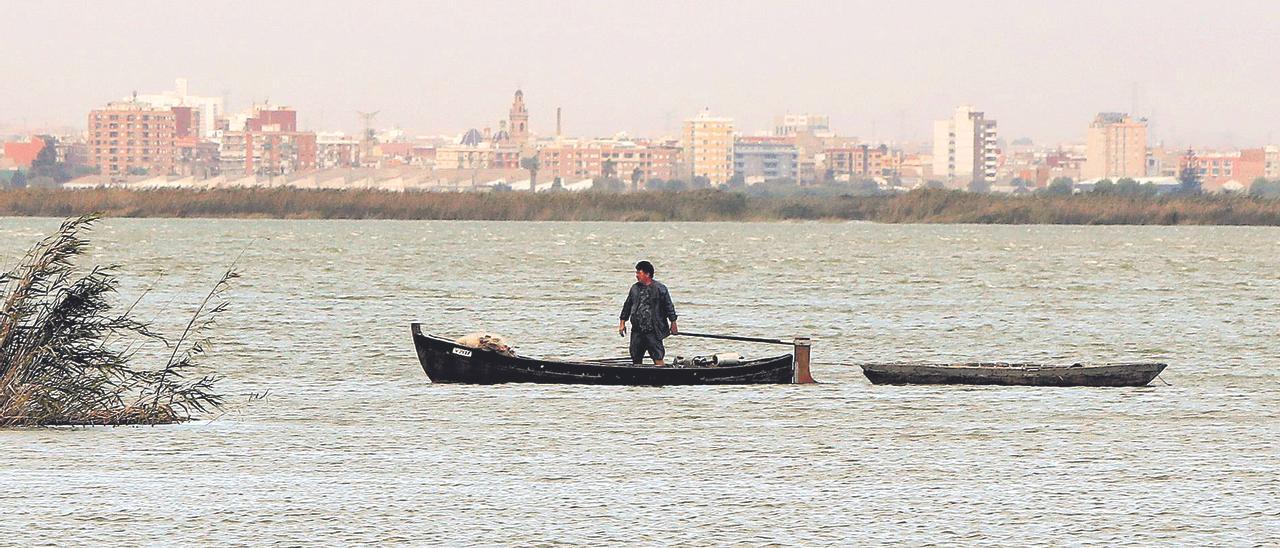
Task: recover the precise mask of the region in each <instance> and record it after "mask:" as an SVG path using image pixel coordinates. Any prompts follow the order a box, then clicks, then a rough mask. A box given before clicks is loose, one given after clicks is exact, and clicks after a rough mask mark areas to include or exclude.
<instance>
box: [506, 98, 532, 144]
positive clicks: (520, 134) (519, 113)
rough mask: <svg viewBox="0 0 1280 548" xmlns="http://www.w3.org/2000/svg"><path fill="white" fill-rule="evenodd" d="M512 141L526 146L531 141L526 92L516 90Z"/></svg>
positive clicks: (512, 114)
mask: <svg viewBox="0 0 1280 548" xmlns="http://www.w3.org/2000/svg"><path fill="white" fill-rule="evenodd" d="M510 119H511V124H510V125H509V126H508V127H509V128H510V129H509V130H508V131H510V132H511V140H512V141H514V142H516V143H518V144H524V143H526V142H528V141H529V111H528V110H526V109H525V108H524V92H523V91H520V90H518V89H517V90H516V98H515V100H514V101H512V102H511V117H510Z"/></svg>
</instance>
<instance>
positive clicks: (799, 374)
mask: <svg viewBox="0 0 1280 548" xmlns="http://www.w3.org/2000/svg"><path fill="white" fill-rule="evenodd" d="M412 332H413V344H414V347H416V348H417V350H418V360H419V361H420V362H422V370H423V371H425V372H426V373H427V377H429V378H430V379H431V382H438V383H469V384H498V383H508V382H531V383H555V384H612V385H635V386H667V385H697V384H790V383H795V382H806V379H807V382H813V381H812V378H811V377H809V371H808V359H807V358H808V351H809V346H808V344H809V343H808V339H803V341H804V342H803V344H804V347H803V349H802V350H801V351H800V352H797V354H800V355H801V358H802V360H801V361H802V362H803V363H802V364H801V367H797V360H796V359H795V358H794V356H793V355H792V354H783V355H780V356H774V357H771V358H761V359H756V360H746V361H742V362H740V363H738V364H737V365H729V366H710V367H675V366H671V365H668V366H665V367H654V366H652V365H632V364H631V360H630V359H627V358H612V359H600V360H576V361H560V360H541V359H535V358H526V357H524V356H508V355H505V354H501V353H498V352H494V351H492V350H486V349H482V348H472V347H468V346H464V345H461V344H458V343H457V342H454V341H452V340H449V339H445V338H442V337H437V336H434V335H430V334H425V333H423V332H422V325H421V324H418V323H414V324H412ZM799 344H800V343H799V340H798V341H797V346H798V345H799Z"/></svg>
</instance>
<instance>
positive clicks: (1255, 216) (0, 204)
mask: <svg viewBox="0 0 1280 548" xmlns="http://www.w3.org/2000/svg"><path fill="white" fill-rule="evenodd" d="M91 212H101V213H103V214H105V215H107V216H110V217H124V218H173V219H182V218H207V219H219V218H227V219H284V220H319V219H351V220H356V219H386V220H459V221H462V220H468V221H567V222H574V221H587V222H589V221H603V222H788V221H817V222H846V221H864V222H874V223H882V224H1008V225H1122V226H1123V225H1165V226H1168V225H1214V226H1217V225H1222V226H1280V200H1272V199H1266V198H1257V197H1250V196H1238V195H1197V196H1159V197H1143V196H1124V195H1115V194H1102V195H1096V194H1075V195H1069V196H1049V195H1030V196H1025V195H1024V196H1007V195H991V194H974V193H969V192H963V191H955V190H915V191H912V192H908V193H905V194H896V195H875V196H853V195H839V196H819V195H803V194H799V195H793V196H748V195H747V194H744V193H740V192H731V191H720V190H696V191H684V192H640V193H634V194H612V193H601V192H578V193H568V192H565V193H541V194H529V193H525V192H497V193H393V192H386V191H377V190H305V189H292V188H244V189H215V190H179V189H162V190H125V189H90V190H57V189H11V190H2V191H0V216H7V217H63V218H65V217H72V216H77V215H82V214H86V213H91Z"/></svg>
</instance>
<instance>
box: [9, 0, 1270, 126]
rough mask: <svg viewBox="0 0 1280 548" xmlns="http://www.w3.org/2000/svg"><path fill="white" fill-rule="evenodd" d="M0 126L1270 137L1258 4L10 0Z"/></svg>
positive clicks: (1264, 37) (1263, 1) (1263, 18)
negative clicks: (283, 122) (237, 124)
mask: <svg viewBox="0 0 1280 548" xmlns="http://www.w3.org/2000/svg"><path fill="white" fill-rule="evenodd" d="M0 14H3V15H2V16H0V20H3V21H4V24H3V25H0V59H3V61H0V82H3V84H2V85H0V127H6V126H9V127H19V128H21V127H24V126H25V127H31V126H48V125H71V126H75V127H83V125H84V118H85V116H86V115H87V113H88V110H89V109H90V108H94V107H97V106H99V105H101V104H103V103H105V102H107V101H109V100H114V99H118V98H121V97H124V96H126V95H128V94H129V93H130V92H131V91H133V90H137V91H139V92H140V93H154V92H159V91H161V90H166V89H172V86H173V79H174V78H175V77H177V76H185V77H187V78H188V79H189V80H190V89H191V92H192V93H194V94H202V95H224V96H226V97H227V98H228V99H229V101H230V104H229V105H228V106H229V107H231V108H232V109H239V108H243V107H245V106H247V105H248V104H249V102H250V101H252V100H262V99H268V98H269V99H270V100H271V101H272V102H275V103H280V104H287V105H291V106H294V107H296V108H298V109H299V111H300V116H301V118H302V122H303V124H304V126H306V128H307V129H344V130H354V129H356V128H358V127H359V120H358V118H357V116H356V114H355V111H356V110H379V111H381V114H379V116H378V125H379V126H391V125H396V126H400V127H402V128H404V129H405V130H407V131H408V132H409V133H410V134H441V133H444V134H453V133H460V132H462V131H464V130H465V129H467V128H470V127H484V126H486V125H488V126H491V127H494V129H496V127H497V120H498V119H499V118H502V117H505V116H506V111H507V108H508V106H509V104H510V101H511V94H512V92H513V91H514V90H515V88H516V87H521V88H523V89H524V92H525V96H526V100H527V103H528V106H529V108H530V111H531V122H530V123H531V126H532V127H533V129H534V131H535V132H538V133H541V134H544V135H547V134H550V133H552V132H553V131H554V117H555V108H556V107H557V106H560V107H562V108H563V109H564V120H565V129H566V133H567V134H570V135H579V136H604V135H612V134H613V133H616V132H618V131H627V132H630V133H632V134H637V135H649V136H660V135H663V134H671V135H675V134H676V133H677V132H678V130H679V123H680V120H682V119H683V118H685V117H688V116H691V115H693V114H694V113H696V112H697V111H698V110H699V109H701V108H703V107H710V108H711V109H712V110H713V111H714V112H715V113H716V114H719V115H723V116H731V117H734V118H736V119H737V121H738V127H739V128H740V129H741V130H743V131H746V132H753V131H755V130H764V129H768V128H770V127H771V125H772V120H773V117H774V116H775V115H778V114H782V113H785V112H793V113H801V112H812V113H824V114H827V115H829V116H830V117H831V124H832V126H833V129H835V130H837V131H838V132H839V133H841V134H846V135H857V136H861V137H863V138H866V139H872V138H876V139H881V140H894V139H913V140H928V139H929V138H930V127H931V123H930V121H931V120H934V119H940V118H945V117H947V116H948V115H949V114H950V112H951V110H952V109H953V108H954V106H955V105H957V104H962V103H972V104H974V105H975V106H977V107H978V108H980V109H982V110H985V111H986V112H987V113H988V115H989V116H990V117H993V118H995V119H997V120H998V121H999V126H1000V133H1001V135H1002V136H1003V137H1005V138H1009V139H1012V138H1015V137H1031V138H1033V139H1035V140H1036V141H1041V142H1055V141H1069V140H1083V136H1084V131H1085V127H1086V126H1087V124H1088V122H1089V120H1090V119H1091V118H1092V117H1093V115H1094V114H1096V113H1097V112H1099V111H1130V110H1133V108H1134V105H1135V104H1136V107H1137V111H1138V113H1140V114H1142V115H1145V116H1150V117H1151V118H1152V122H1153V123H1152V126H1153V134H1154V137H1155V138H1160V139H1166V140H1168V141H1170V142H1171V143H1177V144H1194V145H1211V146H1217V145H1237V146H1250V145H1258V144H1262V143H1263V142H1264V141H1272V142H1274V141H1276V140H1280V2H1277V1H1276V0H1250V1H1239V2H1232V1H1223V2H1213V3H1205V2H1202V1H1196V2H1173V1H1164V2H1145V1H1141V2H1140V1H1126V2H1115V1H1105V2H1103V1H1099V2H1042V1H1034V0H1031V1H1027V0H1022V1H1012V2H954V1H948V2H906V1H904V2H885V1H883V0H878V1H875V2H853V1H843V2H784V1H776V0H775V1H760V2H756V1H736V2H698V3H690V2H671V3H667V2H650V1H643V2H585V1H584V2H550V1H544V2H520V3H516V2H457V1H454V2H440V3H427V2H379V1H370V2H357V1H349V2H332V3H329V2H315V1H288V2H284V1H280V2H273V1H266V0H258V1H253V2H230V1H206V2H168V1H164V2H132V1H117V2H109V1H95V2H57V1H49V2H38V3H37V2H19V1H16V0H0Z"/></svg>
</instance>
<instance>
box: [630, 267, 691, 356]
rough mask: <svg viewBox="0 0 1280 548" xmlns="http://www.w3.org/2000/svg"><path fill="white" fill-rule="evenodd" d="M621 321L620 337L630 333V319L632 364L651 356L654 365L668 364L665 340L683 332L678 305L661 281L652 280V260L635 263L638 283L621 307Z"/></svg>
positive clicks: (633, 286) (632, 287)
mask: <svg viewBox="0 0 1280 548" xmlns="http://www.w3.org/2000/svg"><path fill="white" fill-rule="evenodd" d="M618 318H619V319H618V335H620V336H623V335H626V334H627V320H628V319H630V320H631V347H630V350H631V363H633V364H636V365H639V364H640V363H641V362H643V361H644V355H645V354H648V355H649V357H650V358H653V364H654V365H656V366H658V367H662V366H663V365H665V362H663V358H664V357H666V355H667V349H666V347H664V346H663V345H662V339H665V338H667V337H668V336H670V335H678V334H679V333H680V330H679V328H678V327H676V306H675V304H673V303H672V302H671V292H670V291H667V286H665V285H663V284H662V282H659V281H657V280H655V279H653V264H652V263H650V262H649V261H640V262H638V263H636V283H635V284H634V285H632V286H631V291H630V292H628V293H627V302H625V303H623V304H622V315H621V316H619V317H618ZM668 321H669V322H670V324H668V323H667V322H668Z"/></svg>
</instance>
